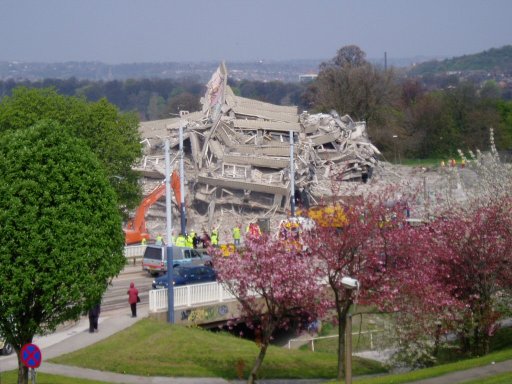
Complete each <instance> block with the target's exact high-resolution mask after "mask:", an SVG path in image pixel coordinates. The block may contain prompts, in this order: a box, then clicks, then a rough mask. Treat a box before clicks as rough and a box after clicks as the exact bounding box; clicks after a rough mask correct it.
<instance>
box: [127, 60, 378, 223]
mask: <svg viewBox="0 0 512 384" xmlns="http://www.w3.org/2000/svg"><path fill="white" fill-rule="evenodd" d="M227 78H228V74H227V70H226V67H225V65H224V64H221V65H220V66H219V68H218V69H217V71H216V72H215V73H214V74H213V76H212V78H211V79H210V81H209V82H208V84H207V90H206V93H205V96H204V97H203V98H202V99H201V102H202V106H203V108H202V111H198V112H193V113H188V112H183V111H182V113H181V114H180V117H177V118H172V119H165V120H157V121H148V122H143V123H141V126H140V131H141V136H142V138H143V139H144V143H145V156H144V158H143V160H142V162H141V164H139V165H138V167H137V168H138V170H139V171H140V172H141V173H142V175H143V176H144V188H145V193H146V194H147V193H149V191H150V190H152V189H153V188H154V187H155V186H156V185H157V184H158V183H161V182H162V180H163V179H164V173H165V159H164V142H165V141H166V140H169V142H170V147H171V159H172V164H173V168H174V169H177V170H178V169H179V167H178V160H179V155H180V154H179V142H180V140H179V130H180V127H181V128H182V129H183V135H182V138H183V148H184V151H183V152H184V153H183V155H184V163H185V171H184V177H185V186H186V188H185V196H186V207H187V220H188V221H187V228H188V229H189V230H190V229H192V228H195V229H196V231H203V230H205V231H211V229H213V228H218V227H220V229H221V230H222V229H225V230H226V231H227V230H229V228H230V227H232V226H233V225H234V224H239V225H243V226H245V225H247V224H248V223H249V222H253V221H255V220H257V219H259V220H262V219H266V220H267V222H268V223H269V224H268V225H269V229H270V230H273V229H275V228H276V226H277V223H278V222H279V221H280V220H281V219H282V218H284V217H286V215H287V214H289V210H290V203H291V201H290V200H291V198H292V196H291V193H292V192H291V191H292V185H291V183H292V180H294V185H293V187H294V188H293V189H294V190H295V197H294V198H295V199H296V201H298V202H301V203H302V204H304V205H310V204H311V205H315V204H319V203H320V202H321V201H322V199H323V198H324V197H326V196H328V195H329V194H330V193H331V192H332V182H333V180H335V181H342V180H358V181H361V180H362V179H363V180H364V181H366V180H367V179H368V178H371V177H372V174H373V171H374V169H375V167H377V166H379V163H378V160H377V157H378V155H379V154H380V153H379V151H378V149H377V148H376V147H375V146H373V145H372V144H371V142H370V141H369V139H368V136H367V132H366V124H365V122H354V121H352V119H351V118H350V117H349V116H347V115H345V116H342V117H340V116H339V115H338V114H337V113H336V112H331V113H330V114H309V113H307V112H302V113H298V111H297V108H296V107H290V106H277V105H273V104H269V103H264V102H261V101H256V100H251V99H247V98H243V97H239V96H236V95H235V94H234V93H233V90H232V89H231V88H230V87H229V86H228V85H227ZM292 158H293V168H291V164H292V162H291V159H292ZM290 169H294V174H293V177H291V174H290ZM178 215H179V212H178V210H177V209H176V212H173V216H176V217H178ZM148 216H149V217H148V218H147V222H148V223H147V225H148V228H149V230H150V231H153V232H156V231H162V232H163V231H164V229H165V221H164V218H165V212H164V204H163V203H162V204H157V205H155V206H154V207H153V208H152V209H151V211H150V212H149V215H148Z"/></svg>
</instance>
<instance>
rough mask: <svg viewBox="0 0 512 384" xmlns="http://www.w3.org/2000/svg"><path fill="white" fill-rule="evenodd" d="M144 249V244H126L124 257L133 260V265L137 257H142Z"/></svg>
mask: <svg viewBox="0 0 512 384" xmlns="http://www.w3.org/2000/svg"><path fill="white" fill-rule="evenodd" d="M145 250H146V246H145V245H127V246H125V247H124V257H126V261H127V262H128V261H129V260H130V259H131V260H132V261H133V265H135V264H136V261H137V259H142V257H143V256H144V251H145Z"/></svg>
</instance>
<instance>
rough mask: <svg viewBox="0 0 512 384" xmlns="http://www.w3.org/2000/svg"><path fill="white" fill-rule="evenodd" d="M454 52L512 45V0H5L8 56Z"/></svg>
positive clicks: (210, 57) (1, 36)
mask: <svg viewBox="0 0 512 384" xmlns="http://www.w3.org/2000/svg"><path fill="white" fill-rule="evenodd" d="M352 44H354V45H357V46H359V47H360V48H361V49H362V50H363V51H364V52H365V53H366V55H367V58H369V59H376V58H380V57H383V56H384V52H386V53H387V56H388V58H390V59H392V58H400V59H402V58H414V57H421V56H422V57H428V58H434V57H438V58H445V57H454V56H460V55H464V54H473V53H478V52H482V51H484V50H487V49H490V48H500V47H502V46H504V45H508V44H512V0H0V61H25V62H46V63H52V62H66V61H100V62H103V63H108V64H120V63H138V62H141V63H142V62H199V61H220V60H226V62H235V61H237V62H238V61H255V60H263V61H277V60H292V59H321V60H327V59H331V58H332V57H334V56H335V55H336V52H337V50H338V49H340V48H342V47H343V46H346V45H352Z"/></svg>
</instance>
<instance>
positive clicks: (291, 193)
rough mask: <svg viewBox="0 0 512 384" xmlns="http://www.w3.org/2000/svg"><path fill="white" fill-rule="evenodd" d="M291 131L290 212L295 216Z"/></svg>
mask: <svg viewBox="0 0 512 384" xmlns="http://www.w3.org/2000/svg"><path fill="white" fill-rule="evenodd" d="M293 156H294V154H293V131H290V195H291V196H290V211H291V212H290V213H291V217H295V166H294V162H293Z"/></svg>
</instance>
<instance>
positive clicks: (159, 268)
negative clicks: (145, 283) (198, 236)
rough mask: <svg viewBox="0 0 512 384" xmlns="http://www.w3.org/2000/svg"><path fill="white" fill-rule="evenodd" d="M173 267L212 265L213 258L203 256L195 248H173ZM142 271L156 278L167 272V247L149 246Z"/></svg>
mask: <svg viewBox="0 0 512 384" xmlns="http://www.w3.org/2000/svg"><path fill="white" fill-rule="evenodd" d="M172 264H173V267H177V266H179V265H187V264H193V265H211V264H212V258H211V257H210V256H208V255H205V254H201V253H199V252H197V251H196V250H195V249H193V248H188V247H178V246H176V245H173V246H172ZM142 269H143V270H144V271H147V272H148V273H149V274H151V275H153V276H156V275H158V274H160V273H163V272H167V247H166V246H161V245H148V246H147V247H146V250H145V251H144V256H143V259H142Z"/></svg>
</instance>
